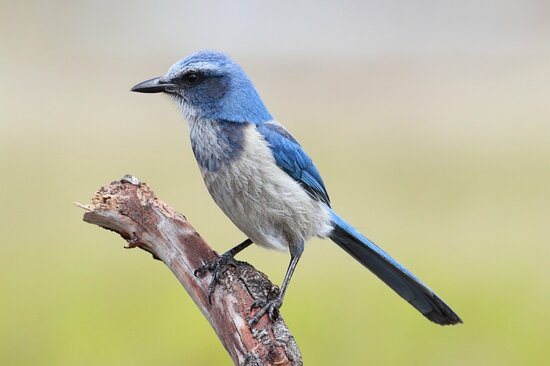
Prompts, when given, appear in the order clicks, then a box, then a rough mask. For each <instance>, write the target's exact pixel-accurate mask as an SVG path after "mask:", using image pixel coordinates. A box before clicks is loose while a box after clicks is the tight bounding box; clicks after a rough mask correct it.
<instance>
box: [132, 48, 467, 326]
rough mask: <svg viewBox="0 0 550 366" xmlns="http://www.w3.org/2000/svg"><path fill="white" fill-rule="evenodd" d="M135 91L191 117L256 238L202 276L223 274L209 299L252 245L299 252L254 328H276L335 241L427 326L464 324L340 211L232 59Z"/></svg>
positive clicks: (218, 184) (208, 61)
mask: <svg viewBox="0 0 550 366" xmlns="http://www.w3.org/2000/svg"><path fill="white" fill-rule="evenodd" d="M132 91H135V92H140V93H165V94H168V95H169V96H171V97H172V99H173V100H174V101H175V102H176V103H177V105H178V106H179V107H180V108H181V111H182V113H183V116H184V118H185V119H186V120H187V121H188V123H189V127H190V135H191V146H192V149H193V153H194V154H195V158H196V159H197V162H198V165H199V168H200V171H201V174H202V177H203V179H204V182H205V184H206V187H207V188H208V191H209V192H210V194H211V195H212V198H213V199H214V201H215V202H216V203H217V204H218V206H219V207H220V208H221V209H222V211H223V212H224V213H225V214H226V215H227V216H228V217H229V219H231V221H232V222H233V223H234V224H235V225H236V226H237V227H238V228H239V229H240V230H241V231H242V232H243V233H244V234H245V235H246V236H247V237H248V239H247V240H245V241H244V242H242V243H241V244H239V245H237V246H236V247H235V248H233V249H231V250H229V251H228V252H226V253H224V254H223V255H222V256H221V257H220V259H219V260H218V261H216V262H215V263H207V264H206V265H205V266H203V267H201V268H199V269H198V270H199V272H200V271H203V270H211V271H214V272H215V273H214V275H213V280H212V282H211V285H210V287H209V297H210V296H211V295H212V292H213V291H214V287H215V285H216V281H217V278H218V276H219V274H220V273H223V271H224V269H223V267H224V266H227V265H228V264H230V262H232V261H234V259H233V257H234V256H235V255H236V254H237V253H238V252H240V251H241V250H243V249H244V248H246V247H248V246H249V245H250V244H252V243H256V244H258V245H260V246H263V247H266V248H270V249H277V250H282V251H289V252H290V264H289V266H288V270H287V272H286V275H285V278H284V280H283V284H282V287H281V290H280V292H279V294H278V296H274V297H273V298H272V299H270V300H266V301H264V302H258V303H255V304H254V305H255V306H256V307H257V308H259V310H258V311H257V312H256V314H255V316H254V317H253V318H252V320H251V322H250V323H251V324H254V323H255V322H257V321H258V319H259V318H260V317H261V316H263V315H264V314H266V313H267V314H268V315H269V317H270V318H271V319H274V318H276V317H277V316H278V314H279V308H280V307H281V305H282V303H283V297H284V295H285V292H286V289H287V287H288V284H289V282H290V279H291V277H292V274H293V272H294V270H295V268H296V265H297V264H298V261H299V259H300V256H301V255H302V253H303V251H304V243H305V242H306V241H307V240H308V239H310V238H311V237H314V236H317V237H320V238H326V237H328V238H330V239H332V240H333V241H334V242H335V243H336V244H338V245H339V246H340V247H341V248H342V249H344V250H345V251H346V252H348V253H349V254H350V255H351V256H352V257H354V258H355V259H356V260H358V261H359V262H360V263H361V264H363V265H364V266H365V267H367V268H368V269H369V270H371V271H372V272H373V273H374V274H375V275H376V276H378V277H379V278H380V279H381V280H382V281H384V282H385V283H386V284H387V285H388V286H390V287H391V288H392V289H393V290H394V291H395V292H397V293H398V294H399V295H400V296H401V297H402V298H404V299H405V300H407V301H408V302H409V303H410V304H411V305H412V306H414V307H415V308H416V309H417V310H418V311H420V312H421V313H422V314H423V315H424V316H425V317H426V318H428V319H430V320H431V321H433V322H435V323H438V324H442V325H446V324H456V323H461V322H462V321H461V319H460V318H459V316H458V315H457V314H456V313H455V312H454V311H453V310H451V308H450V307H449V306H447V305H446V304H445V303H444V302H443V300H441V299H440V298H439V297H438V296H437V295H436V294H435V293H434V292H433V291H432V290H431V289H430V288H429V287H427V286H426V285H425V284H424V283H422V282H421V281H420V280H419V279H418V278H417V277H416V276H415V275H413V274H412V273H411V272H410V271H409V270H407V269H406V268H405V267H403V266H402V265H401V264H399V263H398V262H397V261H396V260H395V259H393V258H392V257H390V256H389V255H388V254H387V253H386V252H385V251H383V250H382V249H381V248H380V247H378V246H377V245H376V244H374V243H373V242H372V241H370V240H369V239H367V238H366V237H364V236H363V235H362V234H361V233H359V232H358V231H357V230H356V229H354V228H353V227H352V226H351V225H350V224H348V223H347V222H346V221H345V220H344V219H343V218H341V217H340V216H339V215H338V214H336V212H334V211H333V210H332V208H331V205H330V200H329V196H328V193H327V190H326V188H325V184H324V183H323V179H322V178H321V175H320V174H319V171H318V170H317V168H316V167H315V165H314V164H313V162H312V160H311V158H310V157H309V156H308V155H307V154H306V152H305V151H304V149H303V148H302V146H300V144H299V143H298V141H296V139H295V138H294V137H292V135H291V134H290V132H288V130H287V129H286V128H284V127H283V126H282V125H281V124H280V123H279V122H277V121H276V120H275V119H274V118H273V116H272V115H271V113H269V111H268V110H267V108H266V106H265V105H264V103H263V101H262V99H261V98H260V96H259V94H258V92H257V91H256V88H255V87H254V85H253V84H252V81H250V79H249V78H248V76H247V75H246V73H245V72H244V70H243V69H242V68H241V67H240V66H239V65H238V64H237V63H235V62H234V61H233V60H232V59H231V58H229V57H228V56H227V55H225V54H223V53H219V52H214V51H201V52H197V53H194V54H192V55H190V56H188V57H186V58H184V59H182V60H180V61H178V62H177V63H175V64H174V65H173V66H172V67H170V69H169V70H168V72H167V73H166V74H165V75H164V76H161V77H157V78H154V79H150V80H147V81H144V82H142V83H140V84H137V85H136V86H134V87H133V88H132Z"/></svg>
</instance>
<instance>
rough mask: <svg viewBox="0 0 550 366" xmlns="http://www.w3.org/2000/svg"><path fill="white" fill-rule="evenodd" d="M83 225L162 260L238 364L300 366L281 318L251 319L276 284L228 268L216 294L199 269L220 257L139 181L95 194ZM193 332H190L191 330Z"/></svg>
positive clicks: (244, 267) (242, 267)
mask: <svg viewBox="0 0 550 366" xmlns="http://www.w3.org/2000/svg"><path fill="white" fill-rule="evenodd" d="M78 205H79V206H80V207H82V208H84V209H86V211H87V212H86V213H85V214H84V221H86V222H88V223H92V224H95V225H98V226H101V227H103V228H105V229H108V230H112V231H115V232H117V233H119V234H120V235H121V236H122V237H123V238H124V239H125V240H126V241H127V242H128V247H130V248H134V247H137V248H141V249H143V250H146V251H147V252H149V253H151V254H152V255H153V257H154V258H156V259H159V260H161V261H162V262H163V263H164V264H165V265H166V266H168V268H170V270H171V271H172V273H173V274H174V275H175V276H176V277H177V278H178V280H179V281H180V282H181V284H182V285H183V287H185V289H186V290H187V292H188V293H189V295H190V296H191V298H192V299H193V301H194V302H195V303H196V304H197V306H198V307H199V309H200V310H201V312H202V313H203V315H204V316H205V317H206V319H208V322H209V323H210V325H211V326H212V328H214V331H215V332H216V334H217V335H218V337H219V339H220V340H221V342H222V344H223V346H224V347H225V349H226V350H227V351H228V352H229V355H230V356H231V358H232V360H233V362H234V363H235V364H236V365H248V366H253V365H254V366H260V365H262V366H263V365H265V366H267V365H293V366H294V365H302V364H303V363H302V357H301V354H300V351H299V349H298V346H297V344H296V342H295V340H294V338H293V336H292V334H291V333H290V331H289V330H288V328H287V326H286V324H285V323H284V321H283V319H282V317H279V318H278V319H277V320H276V321H275V322H271V321H270V320H269V319H268V317H267V316H266V315H264V316H263V317H262V318H261V319H260V321H259V322H258V323H257V324H256V325H255V326H253V327H252V328H250V327H249V325H248V321H249V320H250V318H251V317H252V315H253V312H254V311H256V310H252V312H251V310H250V306H251V304H252V303H253V302H254V300H255V299H265V298H266V296H267V295H268V293H269V292H270V290H271V289H272V286H273V284H272V283H271V282H270V281H269V279H268V278H267V277H266V276H265V275H264V274H263V273H261V272H258V271H256V270H255V269H254V268H253V267H252V266H250V265H249V264H247V263H244V262H239V265H238V266H237V267H229V269H228V270H227V272H226V273H225V274H224V275H223V276H222V278H221V283H220V285H218V287H217V288H216V291H215V293H214V294H213V296H212V304H210V303H209V301H208V298H207V290H208V285H209V283H210V280H211V278H212V276H211V274H210V273H205V274H203V275H201V276H199V277H196V276H195V275H194V271H195V269H197V268H198V267H200V266H201V265H202V264H204V263H206V262H209V261H212V260H214V259H216V258H218V255H217V254H216V252H214V251H213V250H212V249H211V248H210V247H209V246H208V244H207V243H206V242H205V241H204V240H203V239H202V238H201V236H200V235H199V234H198V233H197V232H196V231H195V229H193V227H192V226H191V225H190V224H189V222H188V221H187V220H186V218H185V217H184V216H183V215H182V214H180V213H178V212H177V211H175V210H174V209H172V208H171V207H169V206H168V205H166V204H165V203H163V202H162V201H160V200H159V199H158V198H157V197H156V196H155V194H154V193H153V191H152V190H151V189H150V188H149V187H148V186H147V185H146V184H144V183H140V182H139V181H138V180H137V179H136V178H135V177H130V176H126V177H124V178H123V179H122V180H120V181H115V182H113V183H111V184H110V185H108V186H105V187H102V188H100V189H99V191H97V193H96V195H95V197H94V199H93V202H92V205H90V206H87V205H81V204H78ZM190 331H192V330H190Z"/></svg>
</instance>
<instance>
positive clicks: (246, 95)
mask: <svg viewBox="0 0 550 366" xmlns="http://www.w3.org/2000/svg"><path fill="white" fill-rule="evenodd" d="M132 91H136V92H142V93H159V92H164V93H167V94H169V95H170V96H172V97H173V98H174V99H175V100H176V102H177V103H178V104H179V105H180V106H181V108H182V111H183V113H184V115H185V117H186V118H187V119H188V120H189V121H190V122H196V121H202V120H226V121H231V122H237V123H243V122H250V123H255V124H258V123H261V122H265V121H269V120H271V119H272V117H271V115H270V114H269V112H268V110H267V108H266V107H265V105H264V103H263V102H262V99H261V98H260V96H259V95H258V92H257V91H256V88H255V87H254V84H252V81H250V79H249V78H248V76H247V75H246V74H245V72H244V70H243V69H242V68H241V67H240V66H239V65H237V64H236V63H235V62H234V61H233V60H231V58H229V57H228V56H227V55H225V54H223V53H220V52H215V51H200V52H197V53H194V54H192V55H190V56H188V57H186V58H184V59H181V60H180V61H178V62H176V63H175V64H174V65H172V67H170V69H169V70H168V72H167V73H166V74H165V75H164V76H161V77H158V78H154V79H151V80H147V81H144V82H143V83H140V84H138V85H136V86H134V87H133V88H132Z"/></svg>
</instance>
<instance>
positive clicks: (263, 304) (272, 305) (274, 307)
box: [248, 297, 283, 327]
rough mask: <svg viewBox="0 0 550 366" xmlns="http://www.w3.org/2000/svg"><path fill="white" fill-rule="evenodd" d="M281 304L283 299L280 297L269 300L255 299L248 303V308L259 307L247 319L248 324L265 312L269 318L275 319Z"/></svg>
mask: <svg viewBox="0 0 550 366" xmlns="http://www.w3.org/2000/svg"><path fill="white" fill-rule="evenodd" d="M282 305H283V300H282V299H281V298H280V297H276V298H274V299H269V300H259V299H256V300H254V302H253V303H252V305H250V310H252V309H255V308H260V309H259V310H258V311H257V312H256V314H254V316H253V317H252V319H250V320H249V321H248V326H249V327H252V326H254V324H256V323H257V322H258V321H259V320H260V319H261V317H262V316H264V315H265V314H267V315H268V316H269V319H270V320H271V321H272V322H273V321H275V320H277V318H278V317H279V309H280V308H281V306H282Z"/></svg>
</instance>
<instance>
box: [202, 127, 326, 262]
mask: <svg viewBox="0 0 550 366" xmlns="http://www.w3.org/2000/svg"><path fill="white" fill-rule="evenodd" d="M250 127H251V128H246V129H245V130H244V139H243V141H244V143H243V146H242V149H241V151H240V152H239V156H238V157H237V158H234V159H231V160H229V161H226V162H225V163H224V164H220V165H219V166H217V167H216V169H214V170H212V169H208V168H207V167H206V166H201V172H202V175H203V178H204V181H205V183H206V186H207V188H208V190H209V192H210V194H211V195H212V197H213V199H214V201H215V202H216V203H217V204H218V206H219V207H220V208H221V209H222V210H223V212H224V213H225V214H226V215H227V216H228V217H229V218H230V219H231V221H232V222H233V223H234V224H235V225H236V226H237V227H238V228H239V229H240V230H241V231H242V232H243V233H245V234H246V235H247V236H248V237H249V238H250V239H251V240H252V241H253V242H254V243H256V244H259V245H261V246H265V247H268V248H272V249H278V250H288V249H290V250H291V251H292V250H293V248H298V247H301V246H302V245H303V243H304V241H306V240H307V239H309V238H311V237H312V236H319V237H324V236H326V235H328V234H329V233H330V231H331V230H332V224H331V221H330V215H329V209H328V207H327V206H326V205H325V204H324V203H322V202H320V201H318V200H316V199H314V198H312V197H311V196H310V195H309V194H308V193H307V192H306V191H305V190H304V189H303V188H302V187H301V186H300V185H299V184H298V183H297V182H296V181H294V179H292V178H291V177H290V176H289V175H288V174H286V173H285V172H284V171H283V170H281V169H280V168H279V167H278V166H277V164H276V163H275V159H274V158H273V156H272V154H271V151H270V149H269V147H268V146H267V143H266V142H265V140H264V139H263V138H262V137H261V136H260V135H259V134H258V132H257V131H256V129H255V128H254V126H250ZM199 165H200V164H199Z"/></svg>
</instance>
